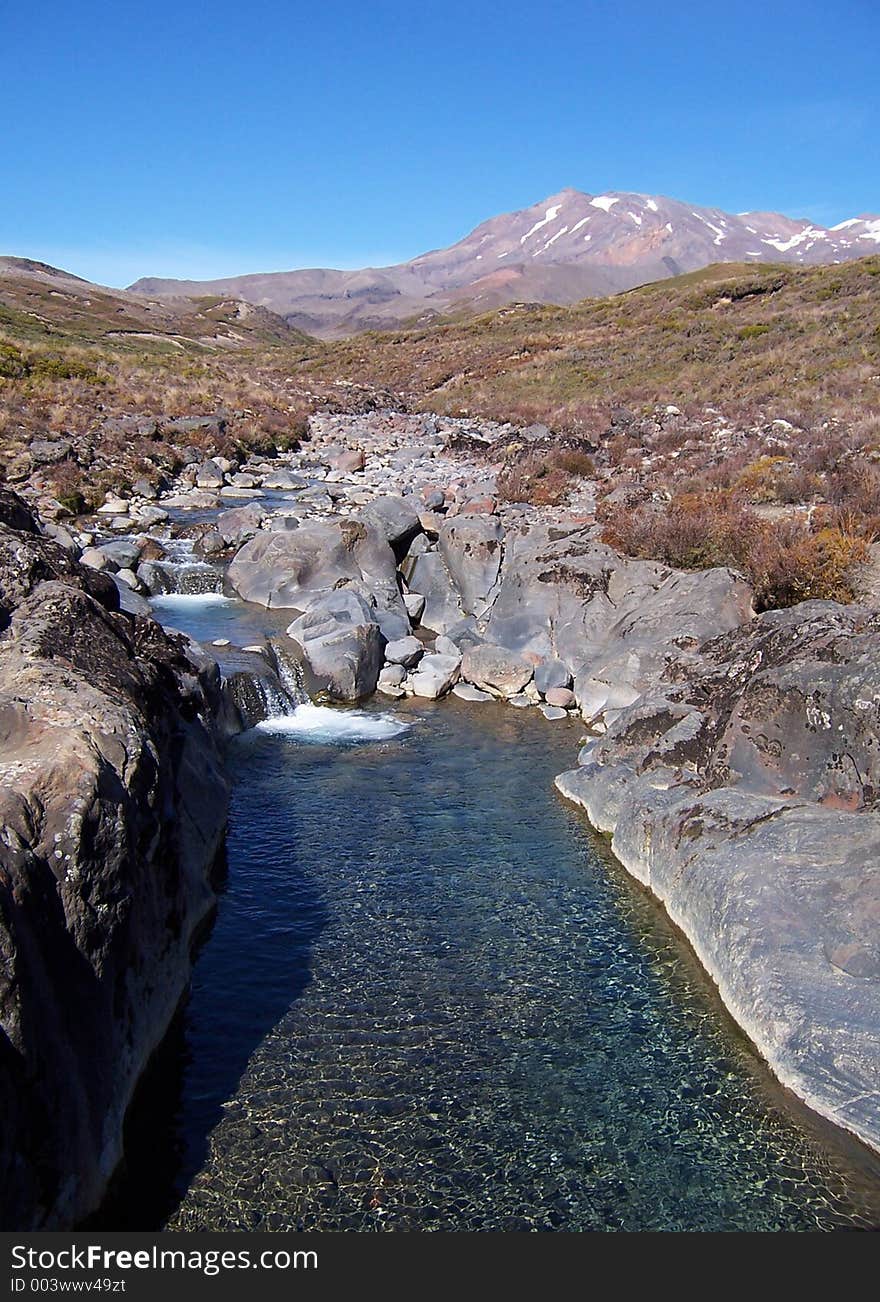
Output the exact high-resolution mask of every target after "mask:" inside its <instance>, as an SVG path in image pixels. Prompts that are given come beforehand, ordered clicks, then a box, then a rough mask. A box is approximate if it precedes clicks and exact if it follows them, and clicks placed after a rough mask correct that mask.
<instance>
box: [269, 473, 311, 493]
mask: <svg viewBox="0 0 880 1302" xmlns="http://www.w3.org/2000/svg"><path fill="white" fill-rule="evenodd" d="M260 482H261V484H262V486H263V488H269V489H273V490H291V489H296V488H307V487H308V481H307V480H305V479H303V478H302V476H301V475H295V474H294V473H293V471H292V470H283V469H278V470H269V471H267V473H266V474H265V475H263V477H262V479H261V481H260Z"/></svg>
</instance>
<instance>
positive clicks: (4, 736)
mask: <svg viewBox="0 0 880 1302" xmlns="http://www.w3.org/2000/svg"><path fill="white" fill-rule="evenodd" d="M5 518H7V519H8V518H10V517H9V516H8V515H6V516H5ZM12 518H13V519H14V520H16V522H17V523H21V522H22V517H20V516H13V517H12ZM24 523H25V524H27V520H26V519H25V520H24ZM31 524H33V525H34V529H33V531H31V529H30V528H27V529H18V530H13V529H9V528H7V527H4V526H2V525H0V556H2V557H3V558H4V559H3V562H2V563H0V603H2V611H3V632H2V636H0V826H2V835H0V959H2V961H0V1027H2V1031H0V1222H2V1224H3V1225H4V1226H6V1227H9V1228H52V1227H65V1226H69V1225H71V1224H73V1223H75V1222H76V1221H78V1220H80V1219H81V1218H82V1217H83V1216H85V1215H86V1214H87V1213H88V1212H89V1211H91V1210H92V1209H93V1208H94V1207H95V1205H96V1204H97V1203H98V1201H99V1200H100V1197H101V1195H102V1193H103V1191H104V1189H105V1187H106V1183H107V1181H108V1179H109V1177H110V1176H111V1174H112V1172H113V1170H114V1168H115V1166H116V1165H117V1163H118V1161H119V1158H120V1156H121V1146H122V1123H123V1118H124V1114H125V1109H126V1107H127V1105H128V1102H129V1099H130V1096H131V1093H132V1091H133V1089H134V1086H135V1084H136V1083H137V1080H138V1077H139V1075H140V1073H141V1071H142V1070H143V1068H144V1066H145V1064H146V1061H147V1059H148V1058H149V1056H150V1054H151V1053H152V1051H153V1050H154V1049H155V1048H156V1046H157V1044H158V1043H159V1041H160V1040H161V1038H162V1036H163V1035H164V1033H165V1031H166V1029H167V1027H168V1024H169V1021H170V1019H171V1017H172V1015H173V1013H174V1010H175V1008H176V1006H177V1004H178V1002H179V1000H180V998H181V997H182V995H183V993H184V991H185V989H186V986H187V982H188V980H189V971H190V945H191V940H192V936H193V932H194V930H195V928H196V927H197V926H198V924H199V923H200V922H201V921H202V920H203V919H204V918H205V916H206V914H207V913H208V911H209V910H210V908H211V907H212V903H213V898H214V897H213V892H212V889H211V885H210V873H211V868H212V865H213V863H214V861H215V857H216V855H217V852H218V849H219V847H220V843H221V838H222V832H223V828H224V824H225V812H226V782H225V779H224V777H223V774H222V770H221V767H220V760H219V755H218V751H217V749H216V746H215V743H214V740H213V737H212V731H211V721H212V717H213V712H214V710H215V709H216V707H217V704H218V702H219V675H218V673H217V668H216V665H213V664H212V663H211V662H208V661H205V660H203V659H202V658H200V656H199V654H198V653H197V652H196V650H195V648H194V647H193V646H192V644H190V643H188V642H187V641H186V640H185V639H183V638H181V637H179V636H173V635H168V634H166V633H165V632H163V630H162V629H161V628H159V626H158V625H157V624H155V623H153V622H152V621H151V620H143V619H134V618H130V617H128V616H126V615H124V614H121V613H119V612H118V610H117V609H116V606H117V604H118V594H117V589H116V587H115V585H114V584H113V583H112V581H111V580H110V579H108V578H107V577H106V576H104V575H101V574H98V573H96V572H95V571H90V570H87V569H85V568H84V567H80V566H78V565H77V564H76V562H74V561H73V560H72V559H71V557H70V556H69V555H68V554H67V553H63V552H61V550H60V549H59V548H58V547H57V545H56V544H54V543H50V542H49V540H47V539H44V538H42V537H41V536H40V535H39V534H38V533H37V532H36V525H35V524H34V522H33V520H32V517H31ZM16 560H17V561H18V562H19V565H18V567H17V568H16V566H15V561H16Z"/></svg>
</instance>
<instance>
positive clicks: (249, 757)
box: [105, 612, 880, 1232]
mask: <svg viewBox="0 0 880 1302" xmlns="http://www.w3.org/2000/svg"><path fill="white" fill-rule="evenodd" d="M245 617H246V618H248V619H249V618H250V616H249V615H248V614H247V612H245ZM319 713H320V716H321V717H317V716H313V717H312V718H311V720H310V721H309V722H310V724H311V726H300V727H297V726H291V727H289V728H287V729H285V730H283V731H268V730H254V731H253V732H251V733H248V734H245V735H244V736H243V737H241V738H240V739H238V740H237V741H236V742H235V743H234V744H233V745H232V748H231V752H230V766H231V770H232V775H233V779H234V791H233V799H232V811H231V821H230V832H229V843H228V861H229V862H228V869H229V871H228V883H227V886H226V890H225V893H224V894H223V896H222V899H221V902H220V907H219V911H218V915H217V920H216V923H215V925H214V928H213V931H212V932H211V935H210V938H209V939H208V940H207V942H206V943H205V945H204V947H203V949H202V952H201V954H200V957H199V959H198V962H197V964H196V968H195V974H194V979H193V988H192V996H191V999H190V1001H189V1004H188V1007H187V1009H186V1013H185V1017H184V1019H183V1022H182V1025H181V1027H180V1028H179V1038H178V1040H177V1043H176V1045H172V1046H171V1048H170V1049H169V1050H168V1053H167V1055H166V1059H165V1062H164V1064H162V1066H161V1078H160V1079H159V1080H158V1082H157V1081H154V1082H153V1083H152V1085H151V1087H150V1089H149V1090H148V1093H149V1100H148V1106H147V1108H146V1109H144V1110H142V1112H141V1114H140V1120H139V1121H137V1124H136V1125H135V1128H134V1133H133V1138H132V1158H131V1170H130V1178H129V1181H128V1185H127V1186H126V1187H123V1188H122V1189H121V1190H120V1191H118V1195H117V1199H116V1201H115V1203H114V1204H112V1205H111V1206H109V1207H108V1208H107V1210H106V1214H105V1224H106V1225H107V1226H108V1227H109V1228H122V1227H123V1226H125V1225H126V1224H136V1225H137V1227H138V1228H145V1227H146V1225H147V1224H148V1223H149V1224H159V1223H165V1224H167V1225H168V1226H169V1228H172V1229H181V1230H230V1229H242V1230H250V1229H306V1230H309V1229H314V1230H327V1231H359V1232H384V1231H400V1230H441V1231H460V1230H478V1231H495V1230H538V1231H544V1230H565V1231H582V1230H801V1231H803V1230H829V1229H847V1228H864V1227H869V1226H870V1227H873V1226H876V1225H878V1224H880V1194H878V1190H880V1176H878V1170H877V1166H876V1164H875V1163H874V1161H873V1159H872V1158H870V1157H869V1156H868V1155H867V1154H865V1153H864V1152H863V1151H862V1150H861V1149H859V1148H858V1147H857V1146H856V1145H849V1144H848V1143H847V1142H846V1140H845V1139H844V1138H843V1137H842V1136H840V1135H839V1134H837V1133H836V1132H833V1131H829V1130H826V1129H825V1128H824V1127H823V1126H822V1125H821V1123H819V1122H818V1120H816V1119H814V1118H811V1116H810V1114H808V1113H806V1111H805V1110H803V1109H800V1108H799V1107H798V1106H797V1105H796V1104H795V1103H794V1102H793V1100H791V1099H790V1098H789V1096H787V1095H786V1094H785V1093H784V1092H783V1091H782V1090H780V1089H779V1088H778V1087H777V1086H776V1085H775V1084H774V1082H773V1081H772V1080H771V1079H770V1077H769V1074H768V1073H767V1072H766V1070H765V1069H764V1068H763V1067H762V1065H761V1064H760V1062H759V1061H758V1060H757V1058H756V1055H755V1054H754V1052H753V1050H752V1049H751V1047H750V1046H749V1045H748V1044H747V1043H746V1042H745V1041H744V1040H743V1038H742V1037H741V1036H740V1035H739V1034H738V1033H737V1032H736V1031H735V1029H734V1028H733V1027H732V1025H731V1023H730V1021H729V1019H728V1018H727V1017H726V1016H725V1014H724V1013H723V1010H722V1009H721V1008H720V1006H719V1004H718V1003H717V1000H716V999H715V998H714V996H713V993H712V990H711V988H710V986H709V983H708V981H706V980H705V978H704V977H703V976H702V974H701V973H700V972H699V970H698V969H697V966H696V963H695V961H694V960H693V958H692V956H691V954H690V952H689V950H688V949H687V947H686V946H685V945H684V944H683V943H682V942H681V940H680V938H679V937H678V936H677V935H676V934H675V933H674V931H673V929H672V928H671V926H670V925H669V924H668V922H667V921H666V920H665V917H664V915H663V914H662V911H661V910H660V909H659V907H658V906H657V905H656V904H655V902H654V901H653V900H651V899H650V898H649V897H648V896H646V895H645V894H644V893H643V892H642V891H641V890H640V889H639V888H638V887H637V886H636V885H635V884H634V883H633V882H632V881H631V880H630V879H629V878H628V877H627V876H626V874H625V873H624V872H623V870H622V869H620V868H619V866H618V865H616V863H615V862H614V860H613V859H612V858H611V856H610V855H609V854H608V853H607V851H606V850H605V848H604V845H603V843H602V842H601V841H600V840H599V839H598V838H596V837H595V836H594V835H593V834H592V833H591V832H590V830H589V827H588V825H587V824H586V821H585V820H584V818H583V817H582V815H581V814H580V813H579V812H578V811H576V810H574V809H573V808H571V807H570V806H568V805H566V804H565V803H564V802H563V801H561V799H560V798H559V797H558V796H557V795H556V794H555V793H554V790H553V786H552V779H553V777H554V775H555V774H556V773H557V772H559V771H560V770H561V769H562V768H564V767H566V765H568V764H570V763H571V762H572V761H573V759H574V756H575V753H576V747H577V742H578V739H579V736H580V728H579V727H578V725H577V724H575V723H569V722H563V723H548V722H547V721H545V720H544V719H543V718H542V717H541V716H540V715H539V714H538V713H537V712H535V711H522V710H513V709H510V708H509V707H503V706H497V707H496V706H492V705H489V706H473V705H468V704H466V703H464V702H459V701H457V700H455V699H449V700H447V701H444V702H441V703H439V704H436V705H434V704H427V703H426V704H423V705H422V706H413V705H412V704H409V705H404V706H401V707H395V709H394V710H393V711H389V710H388V709H387V708H382V707H376V709H375V710H373V709H369V710H366V711H359V712H356V713H353V712H349V711H336V712H330V711H327V710H324V711H321V712H319ZM330 713H335V714H337V715H338V716H339V723H338V724H334V723H333V722H332V721H328V719H327V717H326V716H327V715H328V714H330ZM389 720H390V721H391V723H396V724H397V725H398V726H399V725H401V724H411V725H412V726H410V727H406V728H402V729H400V730H399V731H397V733H396V735H388V732H387V726H388V721H389ZM302 721H303V717H302V716H301V722H302ZM139 1154H140V1157H139ZM139 1163H140V1165H139ZM147 1171H149V1172H150V1177H149V1178H147V1177H146V1176H145V1172H147Z"/></svg>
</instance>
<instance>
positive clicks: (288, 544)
mask: <svg viewBox="0 0 880 1302" xmlns="http://www.w3.org/2000/svg"><path fill="white" fill-rule="evenodd" d="M226 579H227V583H228V585H229V587H230V589H231V590H232V591H233V592H235V593H237V594H238V595H239V596H240V597H241V598H243V600H245V601H253V602H256V603H257V604H258V605H261V606H270V607H272V608H273V609H287V610H299V611H305V610H307V609H308V608H309V607H310V605H311V603H312V602H313V600H314V599H315V597H317V596H319V595H321V594H323V593H326V592H329V591H332V590H333V589H334V588H336V587H338V586H339V585H340V584H341V583H345V582H346V581H348V582H349V583H351V582H354V583H355V584H356V585H357V588H358V591H359V592H360V593H361V595H362V596H364V597H367V598H368V599H369V600H370V602H371V604H372V605H373V606H374V614H373V616H372V618H373V619H376V618H378V616H379V614H380V613H383V612H384V613H387V614H392V615H395V616H396V617H397V618H396V620H395V622H394V623H395V629H394V631H393V630H392V629H391V628H390V627H389V629H388V631H387V632H386V634H385V635H386V637H388V636H392V637H403V636H405V635H406V634H408V633H409V630H410V622H409V616H408V614H407V611H406V607H405V605H404V603H403V598H402V597H401V595H400V588H399V586H398V579H397V565H396V562H395V558H394V552H393V551H392V550H391V547H390V545H389V543H388V542H387V540H386V539H385V537H384V536H383V535H382V534H381V533H379V532H378V531H377V530H375V529H373V528H371V527H370V526H368V525H366V524H364V523H363V522H361V521H356V520H346V519H342V520H333V521H326V522H324V521H322V522H317V521H316V522H311V523H308V524H304V525H301V526H300V527H299V528H298V529H290V530H280V529H261V530H260V532H259V533H258V534H257V535H256V536H255V537H254V538H252V539H251V540H250V541H249V542H246V543H245V544H244V546H243V547H242V548H241V549H240V550H239V551H238V552H237V553H236V554H235V556H234V557H233V559H232V562H231V563H230V565H229V569H228V571H227V575H226Z"/></svg>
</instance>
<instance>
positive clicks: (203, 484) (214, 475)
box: [195, 459, 224, 488]
mask: <svg viewBox="0 0 880 1302" xmlns="http://www.w3.org/2000/svg"><path fill="white" fill-rule="evenodd" d="M223 480H224V474H223V471H222V470H221V469H220V466H219V465H218V464H217V462H216V460H214V459H211V460H208V461H203V462H202V464H201V465H200V466H199V467H198V468H197V470H196V481H195V482H196V487H197V488H222V487H223Z"/></svg>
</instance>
